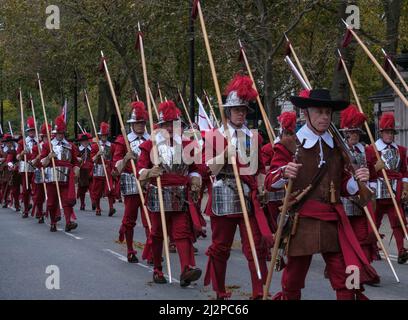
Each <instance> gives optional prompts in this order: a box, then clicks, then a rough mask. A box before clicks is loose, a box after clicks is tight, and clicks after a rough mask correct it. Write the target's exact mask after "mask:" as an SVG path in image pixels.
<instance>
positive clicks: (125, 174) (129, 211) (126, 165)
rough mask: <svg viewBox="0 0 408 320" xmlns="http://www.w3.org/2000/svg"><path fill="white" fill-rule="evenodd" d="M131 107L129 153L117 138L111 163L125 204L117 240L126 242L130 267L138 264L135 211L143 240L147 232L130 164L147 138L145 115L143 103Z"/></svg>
mask: <svg viewBox="0 0 408 320" xmlns="http://www.w3.org/2000/svg"><path fill="white" fill-rule="evenodd" d="M131 107H132V113H131V116H130V119H129V120H128V121H127V123H129V124H130V125H131V132H130V133H129V134H128V135H127V138H128V141H129V144H130V148H131V149H132V151H131V152H127V149H126V144H125V140H124V138H123V136H119V137H118V138H117V140H116V148H115V153H114V155H113V163H115V167H116V169H117V171H118V173H119V174H120V188H121V193H122V195H123V197H124V203H125V212H124V215H123V219H122V225H121V226H120V230H119V240H120V241H123V240H124V239H126V245H127V258H128V261H129V262H130V263H137V262H138V261H139V260H138V259H137V256H136V250H135V249H134V247H133V232H134V228H135V226H136V220H137V215H138V212H139V210H140V215H141V217H142V224H143V227H144V228H145V232H146V238H148V237H149V228H148V224H147V221H146V217H145V213H144V212H143V208H142V203H141V200H140V195H139V190H138V188H137V185H136V179H135V176H134V174H133V170H132V166H131V163H130V160H131V159H133V160H134V161H135V163H137V159H138V157H139V155H140V152H141V151H140V148H139V146H140V145H141V144H142V143H143V142H145V141H147V140H148V139H149V138H150V136H149V134H148V133H147V132H146V122H147V120H148V114H147V111H146V108H145V105H144V103H143V102H141V101H135V102H132V103H131Z"/></svg>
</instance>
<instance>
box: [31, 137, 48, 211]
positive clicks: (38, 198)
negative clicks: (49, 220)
mask: <svg viewBox="0 0 408 320" xmlns="http://www.w3.org/2000/svg"><path fill="white" fill-rule="evenodd" d="M41 144H43V143H42V142H41ZM38 155H39V151H38V144H36V145H35V146H34V147H33V156H34V157H33V159H35V158H36V157H37V156H38ZM35 167H36V168H42V166H41V162H40V161H38V162H37V163H36V164H35ZM32 189H33V214H34V212H35V216H36V218H41V217H42V216H44V212H43V205H44V201H45V190H44V185H43V183H39V184H37V183H34V178H33V180H32Z"/></svg>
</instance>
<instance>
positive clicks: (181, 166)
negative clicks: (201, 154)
mask: <svg viewBox="0 0 408 320" xmlns="http://www.w3.org/2000/svg"><path fill="white" fill-rule="evenodd" d="M157 151H158V154H159V161H160V166H161V167H162V168H163V171H164V172H165V173H172V174H177V175H180V176H187V175H188V165H187V164H185V163H184V162H183V159H182V148H180V146H178V147H175V146H174V147H171V146H169V145H167V144H160V145H158V146H157Z"/></svg>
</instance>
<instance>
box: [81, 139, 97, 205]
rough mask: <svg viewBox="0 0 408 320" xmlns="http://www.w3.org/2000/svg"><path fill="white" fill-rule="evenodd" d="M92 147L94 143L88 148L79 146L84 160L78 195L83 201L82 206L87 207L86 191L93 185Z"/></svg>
mask: <svg viewBox="0 0 408 320" xmlns="http://www.w3.org/2000/svg"><path fill="white" fill-rule="evenodd" d="M91 148H92V145H89V146H88V147H87V148H86V149H85V148H83V147H81V146H79V147H78V154H79V156H80V158H81V159H82V162H81V167H80V173H79V181H78V189H77V197H78V198H79V200H80V201H81V208H84V207H85V195H86V192H87V191H88V190H90V188H91V185H92V181H91V177H92V169H93V162H92V157H91Z"/></svg>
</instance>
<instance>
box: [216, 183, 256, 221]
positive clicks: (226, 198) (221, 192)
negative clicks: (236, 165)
mask: <svg viewBox="0 0 408 320" xmlns="http://www.w3.org/2000/svg"><path fill="white" fill-rule="evenodd" d="M242 189H243V191H244V196H245V201H246V207H247V211H248V213H250V212H251V211H252V210H251V202H250V201H249V193H250V188H249V187H248V185H246V184H245V183H243V184H242ZM211 208H212V212H213V213H214V214H215V215H216V216H226V215H231V214H242V207H241V202H240V200H239V195H238V188H237V184H236V181H235V178H234V177H232V178H225V179H221V180H217V181H216V182H214V184H213V188H212V206H211Z"/></svg>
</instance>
